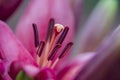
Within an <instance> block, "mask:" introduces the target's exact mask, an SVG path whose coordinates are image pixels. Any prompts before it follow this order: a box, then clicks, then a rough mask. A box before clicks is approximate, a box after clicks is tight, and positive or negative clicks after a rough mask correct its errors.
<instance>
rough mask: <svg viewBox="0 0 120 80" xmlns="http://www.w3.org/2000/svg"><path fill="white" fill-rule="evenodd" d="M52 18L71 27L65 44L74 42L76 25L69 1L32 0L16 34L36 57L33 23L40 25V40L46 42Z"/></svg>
mask: <svg viewBox="0 0 120 80" xmlns="http://www.w3.org/2000/svg"><path fill="white" fill-rule="evenodd" d="M50 18H54V19H55V20H56V23H61V24H63V25H65V26H69V27H70V32H69V35H68V36H67V40H66V41H65V42H68V40H72V37H73V31H74V29H73V25H74V23H73V15H72V12H71V10H70V7H69V3H68V1H67V0H66V1H64V0H52V1H48V0H32V1H31V2H30V4H29V5H28V7H27V9H26V11H25V13H24V15H23V16H22V18H21V20H20V22H19V24H18V27H17V32H16V33H17V36H18V38H19V39H20V40H21V41H22V43H23V44H24V46H25V47H26V48H27V49H28V51H29V52H30V53H31V54H32V56H34V57H35V55H36V54H34V53H35V47H34V35H33V29H32V23H36V24H37V25H38V31H39V38H40V40H45V37H46V33H47V27H48V21H49V19H50Z"/></svg>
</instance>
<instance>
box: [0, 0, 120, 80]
mask: <svg viewBox="0 0 120 80" xmlns="http://www.w3.org/2000/svg"><path fill="white" fill-rule="evenodd" d="M41 2H42V3H41ZM111 5H112V6H111ZM110 7H111V8H110ZM116 8H117V2H116V1H115V0H111V1H100V3H99V4H98V6H97V7H96V9H95V10H94V12H93V13H92V16H91V17H90V19H89V20H88V22H87V24H86V25H85V29H84V30H83V32H82V36H78V38H77V41H79V40H80V41H81V42H80V44H78V45H77V47H75V48H76V49H77V50H76V49H75V52H74V54H75V53H81V54H77V57H74V58H73V59H71V58H69V57H70V56H69V54H68V53H70V51H69V50H70V48H71V47H72V45H73V38H74V20H73V19H74V17H73V14H72V11H71V8H70V3H69V0H66V1H64V0H53V1H52V2H51V1H47V0H31V2H30V4H29V5H28V7H27V9H26V12H25V13H24V15H23V16H22V17H21V19H20V22H19V23H18V25H17V29H16V35H14V33H13V32H12V31H11V30H10V28H9V26H8V25H7V24H6V23H5V22H3V21H0V80H102V79H104V80H106V79H109V80H110V79H111V80H113V79H116V80H119V79H118V78H119V76H115V77H114V76H113V77H114V78H109V77H108V76H109V75H111V74H112V71H114V66H112V64H116V65H117V64H118V60H119V54H118V53H119V51H118V49H119V46H120V44H119V40H118V39H119V38H120V33H119V31H120V27H118V28H117V29H116V30H115V31H113V33H112V34H108V32H110V29H111V28H110V27H109V26H107V24H108V23H109V22H110V23H111V22H112V20H113V18H114V15H115V12H116ZM97 9H98V10H99V11H98V10H97ZM106 12H107V14H105V13H106ZM66 13H67V14H66ZM101 14H102V15H103V14H104V15H105V16H104V18H101ZM93 15H95V16H93ZM103 19H104V20H103ZM95 21H96V23H94V22H95ZM100 22H101V23H100ZM99 23H100V24H99ZM97 24H99V27H97V26H96V25H97ZM103 30H104V31H103ZM91 32H93V33H92V34H91ZM93 34H96V35H93ZM107 35H109V36H107ZM16 36H17V37H16ZM84 36H85V37H84ZM88 40H90V41H91V43H89V44H87V43H88V42H89V41H88ZM94 41H95V43H94ZM101 42H102V43H101ZM87 45H88V46H87ZM75 46H76V43H75ZM101 65H104V67H102V66H101ZM109 66H112V67H110V68H109ZM118 66H119V65H118ZM118 66H117V67H118ZM101 67H102V68H101ZM99 68H101V69H99ZM109 70H110V74H109V73H108V72H109ZM96 73H97V75H96ZM116 74H118V73H117V72H116Z"/></svg>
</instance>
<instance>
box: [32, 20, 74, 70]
mask: <svg viewBox="0 0 120 80" xmlns="http://www.w3.org/2000/svg"><path fill="white" fill-rule="evenodd" d="M54 23H55V21H54V19H50V21H49V25H48V31H47V36H46V40H45V41H39V35H38V29H37V25H36V24H33V31H34V42H35V47H36V53H37V63H38V64H39V66H40V67H41V68H44V67H49V68H51V69H53V68H54V67H55V66H56V64H57V63H58V61H59V60H60V59H62V58H63V57H64V56H65V55H66V53H67V52H68V50H69V49H70V48H71V47H72V45H73V42H68V43H67V45H66V46H65V47H64V49H63V50H62V52H61V53H60V54H59V55H58V56H57V57H55V56H56V53H57V52H58V50H59V49H60V48H61V46H62V43H63V41H64V39H65V37H66V36H67V33H68V31H69V27H64V26H63V25H61V24H54ZM59 34H61V35H59Z"/></svg>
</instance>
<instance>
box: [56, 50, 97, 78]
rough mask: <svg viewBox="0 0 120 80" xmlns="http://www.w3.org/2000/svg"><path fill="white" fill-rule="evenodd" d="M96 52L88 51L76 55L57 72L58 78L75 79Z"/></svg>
mask: <svg viewBox="0 0 120 80" xmlns="http://www.w3.org/2000/svg"><path fill="white" fill-rule="evenodd" d="M94 54H95V53H94V52H88V53H85V54H79V55H77V57H75V58H74V59H73V61H72V62H70V64H69V65H67V66H65V67H64V68H63V69H62V70H61V71H60V72H59V73H58V74H57V78H58V80H73V79H74V77H75V76H76V75H77V73H78V71H80V70H81V69H82V67H84V65H85V64H86V63H87V62H88V61H89V60H90V59H91V58H92V57H93V56H94Z"/></svg>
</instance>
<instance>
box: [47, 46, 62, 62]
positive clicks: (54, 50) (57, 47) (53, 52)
mask: <svg viewBox="0 0 120 80" xmlns="http://www.w3.org/2000/svg"><path fill="white" fill-rule="evenodd" d="M60 47H61V45H60V44H57V45H56V46H55V47H54V48H53V50H52V52H51V53H50V55H49V57H48V61H49V60H53V58H54V57H55V55H56V53H57V51H58V49H59V48H60Z"/></svg>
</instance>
